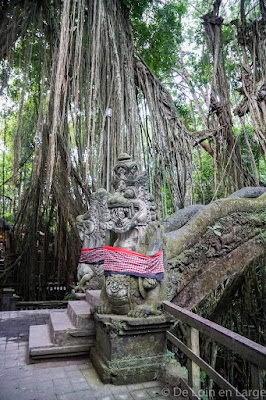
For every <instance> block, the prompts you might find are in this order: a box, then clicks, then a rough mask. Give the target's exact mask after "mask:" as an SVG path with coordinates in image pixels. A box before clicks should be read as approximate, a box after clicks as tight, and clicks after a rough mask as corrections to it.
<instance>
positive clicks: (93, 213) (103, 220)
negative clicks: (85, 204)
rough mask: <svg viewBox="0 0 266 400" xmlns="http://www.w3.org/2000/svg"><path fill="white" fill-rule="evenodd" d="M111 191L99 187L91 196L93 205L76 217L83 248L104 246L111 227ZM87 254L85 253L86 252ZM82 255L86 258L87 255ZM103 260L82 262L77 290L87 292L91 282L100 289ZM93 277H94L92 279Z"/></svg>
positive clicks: (93, 286) (78, 272)
mask: <svg viewBox="0 0 266 400" xmlns="http://www.w3.org/2000/svg"><path fill="white" fill-rule="evenodd" d="M109 196H110V195H109V193H108V192H106V190H105V189H99V190H97V192H95V193H93V194H92V196H91V205H90V208H89V210H88V211H87V212H86V214H84V215H79V216H78V217H77V219H76V221H77V228H78V231H79V236H80V239H81V241H82V243H83V244H82V250H84V251H85V249H94V248H103V246H104V239H105V235H106V230H107V229H109V228H110V223H111V221H110V212H109V209H108V207H107V201H108V198H109ZM85 253H86V252H85ZM84 256H85V254H84ZM84 256H83V257H81V260H82V258H83V259H84V258H85V259H86V257H84ZM103 271H104V270H103V260H96V261H95V262H94V263H90V262H88V261H85V262H80V263H79V265H78V269H77V279H78V284H77V286H76V287H75V289H74V293H75V292H83V293H84V292H85V291H86V289H87V288H88V286H89V284H90V288H91V289H100V288H101V287H102V285H103V283H104V277H103ZM92 278H94V279H93V280H92Z"/></svg>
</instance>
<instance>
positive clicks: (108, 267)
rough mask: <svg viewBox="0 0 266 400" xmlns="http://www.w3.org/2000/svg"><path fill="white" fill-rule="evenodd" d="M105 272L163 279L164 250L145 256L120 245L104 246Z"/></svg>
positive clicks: (106, 273)
mask: <svg viewBox="0 0 266 400" xmlns="http://www.w3.org/2000/svg"><path fill="white" fill-rule="evenodd" d="M104 273H105V275H110V273H116V274H126V275H134V276H142V277H147V278H154V279H157V280H162V279H163V275H164V264H163V250H161V251H159V252H158V253H157V254H155V255H154V256H145V255H144V254H141V253H137V252H136V251H131V250H128V249H124V248H120V247H110V246H104Z"/></svg>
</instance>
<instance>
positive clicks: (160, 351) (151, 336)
mask: <svg viewBox="0 0 266 400" xmlns="http://www.w3.org/2000/svg"><path fill="white" fill-rule="evenodd" d="M94 317H95V323H96V344H95V347H94V348H92V350H91V353H90V357H91V361H92V363H93V365H94V367H95V369H96V370H97V372H98V374H99V376H100V378H101V380H102V381H103V382H104V383H113V384H115V385H122V384H130V383H140V382H145V381H151V380H154V379H158V374H159V373H160V368H161V366H162V364H163V363H166V362H168V361H169V356H168V354H167V348H166V331H167V330H168V329H169V328H170V327H171V325H172V324H173V318H172V317H171V316H169V315H166V314H164V315H162V316H156V317H148V318H131V317H127V316H121V315H119V316H116V315H99V314H95V315H94Z"/></svg>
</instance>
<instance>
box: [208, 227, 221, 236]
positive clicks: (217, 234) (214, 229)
mask: <svg viewBox="0 0 266 400" xmlns="http://www.w3.org/2000/svg"><path fill="white" fill-rule="evenodd" d="M221 228H222V227H221V225H219V224H216V225H214V226H208V229H210V230H212V231H213V233H214V234H215V235H216V236H222V234H221V232H220V231H219V229H221Z"/></svg>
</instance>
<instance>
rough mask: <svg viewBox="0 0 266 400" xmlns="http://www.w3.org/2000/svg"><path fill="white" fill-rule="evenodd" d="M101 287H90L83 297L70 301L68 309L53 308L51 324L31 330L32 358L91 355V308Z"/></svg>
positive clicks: (30, 355) (92, 323) (30, 352)
mask: <svg viewBox="0 0 266 400" xmlns="http://www.w3.org/2000/svg"><path fill="white" fill-rule="evenodd" d="M99 296H100V290H92V291H89V290H88V291H87V292H86V295H84V296H82V297H83V298H84V299H83V300H76V301H69V302H68V307H67V310H53V311H51V312H50V314H49V321H48V324H45V325H33V326H31V327H30V331H29V361H30V362H34V361H35V360H38V359H43V358H54V357H56V358H57V357H69V356H78V355H88V354H89V351H90V349H91V347H92V346H93V345H94V342H95V322H94V320H93V317H92V311H93V309H94V308H95V306H96V305H97V304H98V301H99Z"/></svg>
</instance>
